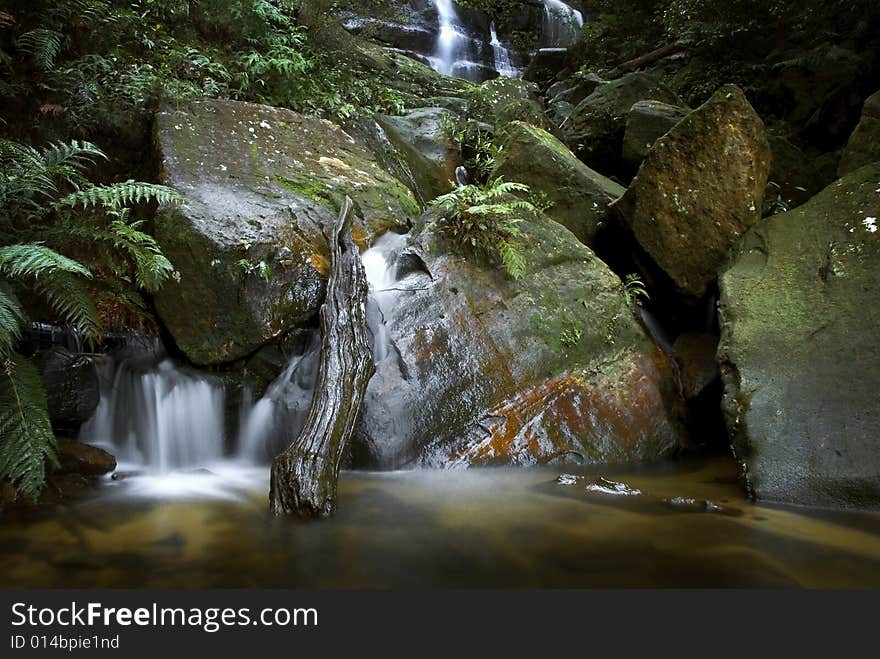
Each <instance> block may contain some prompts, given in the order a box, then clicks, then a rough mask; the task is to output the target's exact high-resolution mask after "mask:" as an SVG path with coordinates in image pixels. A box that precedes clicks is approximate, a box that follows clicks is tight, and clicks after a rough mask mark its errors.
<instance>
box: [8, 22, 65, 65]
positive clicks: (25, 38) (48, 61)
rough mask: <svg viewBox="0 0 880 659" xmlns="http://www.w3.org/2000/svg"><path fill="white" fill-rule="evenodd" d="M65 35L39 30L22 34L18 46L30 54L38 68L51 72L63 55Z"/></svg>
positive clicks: (44, 29) (43, 29)
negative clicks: (59, 56)
mask: <svg viewBox="0 0 880 659" xmlns="http://www.w3.org/2000/svg"><path fill="white" fill-rule="evenodd" d="M63 40H64V35H63V34H61V33H60V32H56V31H55V30H47V29H46V28H37V29H36V30H31V31H30V32H25V33H24V34H22V35H21V36H20V37H19V38H18V41H17V42H16V45H17V46H18V48H19V50H21V51H22V52H24V53H28V54H29V55H30V56H31V59H32V60H33V62H34V65H35V66H37V68H40V69H42V70H43V71H51V70H52V69H54V68H55V61H56V60H57V59H58V55H60V54H61V44H62V42H63Z"/></svg>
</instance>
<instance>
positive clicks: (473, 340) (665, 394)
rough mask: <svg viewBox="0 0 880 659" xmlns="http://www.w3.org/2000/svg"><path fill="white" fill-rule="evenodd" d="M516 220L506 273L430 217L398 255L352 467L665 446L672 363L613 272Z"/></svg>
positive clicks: (582, 457) (581, 249) (490, 461)
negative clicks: (450, 243)
mask: <svg viewBox="0 0 880 659" xmlns="http://www.w3.org/2000/svg"><path fill="white" fill-rule="evenodd" d="M432 212H434V213H436V212H437V211H432ZM429 218H430V215H429ZM429 226H430V224H429ZM520 227H521V228H522V231H523V232H524V234H525V235H524V241H523V242H524V247H525V249H526V254H525V258H526V262H527V264H528V269H527V272H526V274H525V276H524V277H523V278H522V279H520V280H518V281H513V280H512V279H510V278H509V277H508V276H507V275H506V273H504V272H503V271H502V270H500V269H499V268H495V267H491V266H489V265H487V264H484V263H480V262H478V261H475V260H474V259H473V258H471V259H469V258H465V257H463V256H462V255H460V254H452V253H449V252H447V251H446V249H445V248H444V247H443V245H442V243H441V241H440V239H438V238H437V236H436V235H435V234H434V233H433V232H432V231H431V230H430V228H429V229H426V230H424V231H422V232H421V233H419V234H417V235H416V236H415V237H414V238H412V239H411V242H410V245H409V247H408V248H407V249H406V251H405V252H404V253H403V254H402V255H401V256H400V257H398V258H397V260H396V261H395V263H396V265H395V267H396V271H397V273H398V275H397V281H395V282H394V283H393V284H392V285H391V286H392V287H393V289H394V290H395V291H396V292H395V293H394V294H393V299H392V300H391V301H387V300H386V301H385V302H383V304H382V312H383V314H384V319H385V326H384V329H383V333H384V334H387V336H388V340H389V344H390V345H389V348H388V356H387V357H386V358H385V359H379V360H377V364H376V369H377V372H376V375H375V376H374V377H373V380H372V381H371V382H370V386H369V388H368V391H367V398H366V401H365V406H364V414H363V417H362V419H361V424H360V430H359V433H358V437H359V439H358V445H357V447H356V448H355V449H354V453H353V458H354V463H355V464H356V465H357V466H359V467H372V468H386V469H387V468H397V467H401V466H405V465H421V466H433V467H439V466H443V467H449V466H469V465H496V464H512V465H524V464H540V463H546V462H550V461H556V460H558V461H573V462H585V463H621V462H634V461H640V460H652V459H656V458H659V457H660V456H663V455H665V454H667V453H668V452H670V451H671V450H673V449H674V448H675V447H676V445H677V443H678V441H679V433H678V429H677V424H676V422H675V420H674V418H675V417H674V414H673V413H672V411H671V410H672V409H673V407H674V404H675V393H674V388H675V387H674V384H673V378H672V374H671V370H670V364H669V362H668V361H667V360H666V358H665V357H664V356H663V355H662V354H661V353H660V352H659V351H658V350H657V349H656V348H655V347H654V345H653V344H652V343H651V341H650V340H649V339H648V338H647V337H646V336H645V335H644V333H643V331H642V329H641V327H640V325H639V323H638V321H637V320H636V318H635V316H634V314H633V311H632V309H631V308H630V307H629V306H627V304H626V302H625V300H624V296H623V289H622V284H621V282H620V280H619V279H618V278H617V277H616V276H615V275H614V274H613V273H612V272H611V271H610V270H609V269H608V268H607V266H605V264H604V263H602V262H601V261H600V260H599V259H598V258H597V257H596V256H595V255H594V254H593V253H592V252H591V251H590V250H589V248H587V247H585V246H584V245H582V244H581V243H580V242H579V241H578V240H577V239H576V238H575V237H574V235H573V234H571V233H570V232H569V231H568V230H567V229H565V228H564V227H562V226H561V225H559V224H557V223H556V222H553V221H551V220H549V219H547V218H542V219H540V220H539V221H525V222H523V223H522V224H521V225H520Z"/></svg>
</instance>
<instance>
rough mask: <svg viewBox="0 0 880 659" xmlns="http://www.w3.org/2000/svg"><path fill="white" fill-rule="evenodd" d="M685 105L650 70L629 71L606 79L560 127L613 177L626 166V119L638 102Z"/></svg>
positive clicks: (572, 144)
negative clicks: (609, 79)
mask: <svg viewBox="0 0 880 659" xmlns="http://www.w3.org/2000/svg"><path fill="white" fill-rule="evenodd" d="M647 100H652V101H660V102H663V103H667V104H670V105H679V106H680V105H684V103H682V101H681V99H680V98H679V97H678V96H677V95H676V94H675V93H674V92H673V91H672V90H670V89H669V88H668V87H666V86H665V85H664V84H663V83H662V82H660V81H659V80H658V79H657V78H655V77H654V76H652V75H650V74H648V73H641V72H636V73H629V74H627V75H625V76H623V77H621V78H618V79H617V80H611V81H606V82H602V83H601V84H600V85H598V86H597V87H596V89H595V90H594V91H593V93H591V94H590V95H589V96H587V97H586V98H585V99H584V100H582V101H581V102H580V103H578V104H577V106H576V107H575V108H574V109H573V110H572V111H571V114H570V115H568V118H567V119H566V120H565V121H564V123H563V125H562V126H561V128H560V133H561V136H562V139H563V141H564V142H565V143H566V144H567V145H568V146H569V148H570V149H571V150H572V151H574V152H575V153H576V154H577V155H578V157H580V158H581V160H583V161H584V162H585V163H586V164H587V165H589V166H590V167H592V168H593V169H595V170H596V171H598V172H601V173H603V174H605V175H606V176H611V175H613V174H619V173H621V172H622V170H623V169H624V167H623V163H622V161H621V160H622V159H621V153H622V150H623V136H624V133H625V130H626V119H627V116H628V115H629V111H630V109H631V108H632V106H633V105H634V104H635V103H637V102H638V101H647Z"/></svg>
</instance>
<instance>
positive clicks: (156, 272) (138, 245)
mask: <svg viewBox="0 0 880 659" xmlns="http://www.w3.org/2000/svg"><path fill="white" fill-rule="evenodd" d="M142 224H143V223H142V222H135V223H134V224H126V223H125V222H123V221H121V220H116V221H114V222H113V223H112V224H111V228H112V230H113V232H114V233H115V235H116V240H115V242H114V244H115V245H116V247H117V248H118V249H121V250H124V251H125V252H127V253H128V255H129V256H130V257H131V258H132V260H133V261H134V264H135V280H136V282H137V284H138V286H140V287H141V288H143V289H144V290H146V291H147V292H149V293H155V292H157V291H158V290H159V288H160V287H161V286H162V284H164V283H165V282H166V281H167V280H168V279H171V278H172V277H174V275H175V270H174V266H173V265H171V261H169V260H168V259H167V258H165V255H164V254H162V250H161V249H160V248H159V245H158V243H157V242H156V239H155V238H153V236H151V235H149V234H147V233H144V232H143V231H140V230H139V229H138V227H139V226H141V225H142Z"/></svg>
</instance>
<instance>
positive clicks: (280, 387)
mask: <svg viewBox="0 0 880 659" xmlns="http://www.w3.org/2000/svg"><path fill="white" fill-rule="evenodd" d="M320 349H321V340H320V335H319V334H318V333H317V332H315V333H314V334H312V336H311V337H310V338H309V340H308V342H307V344H306V345H305V347H304V348H303V350H302V351H301V352H299V353H298V354H296V355H294V356H293V357H292V358H291V360H290V361H289V362H288V364H287V367H286V368H285V369H284V372H283V373H282V374H281V375H280V376H278V378H276V379H275V381H274V382H273V383H272V384H271V385H269V388H268V389H267V390H266V393H265V394H264V395H263V397H262V398H261V399H260V400H258V401H257V402H256V403H251V401H249V400H247V399H245V400H244V401H243V404H242V410H241V413H240V415H239V431H238V441H237V446H238V456H239V457H240V458H241V459H242V460H244V461H246V462H250V463H254V464H267V463H269V462H270V461H271V460H272V458H274V457H275V456H276V455H278V454H279V453H280V452H281V451H282V450H284V449H285V448H287V446H288V445H289V444H290V442H291V441H293V439H294V438H295V437H296V436H297V435H298V434H299V431H300V430H302V428H303V426H304V425H305V422H306V416H307V415H308V413H309V406H310V405H311V403H312V398H313V396H314V391H315V382H316V380H317V378H318V363H319V357H320Z"/></svg>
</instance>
